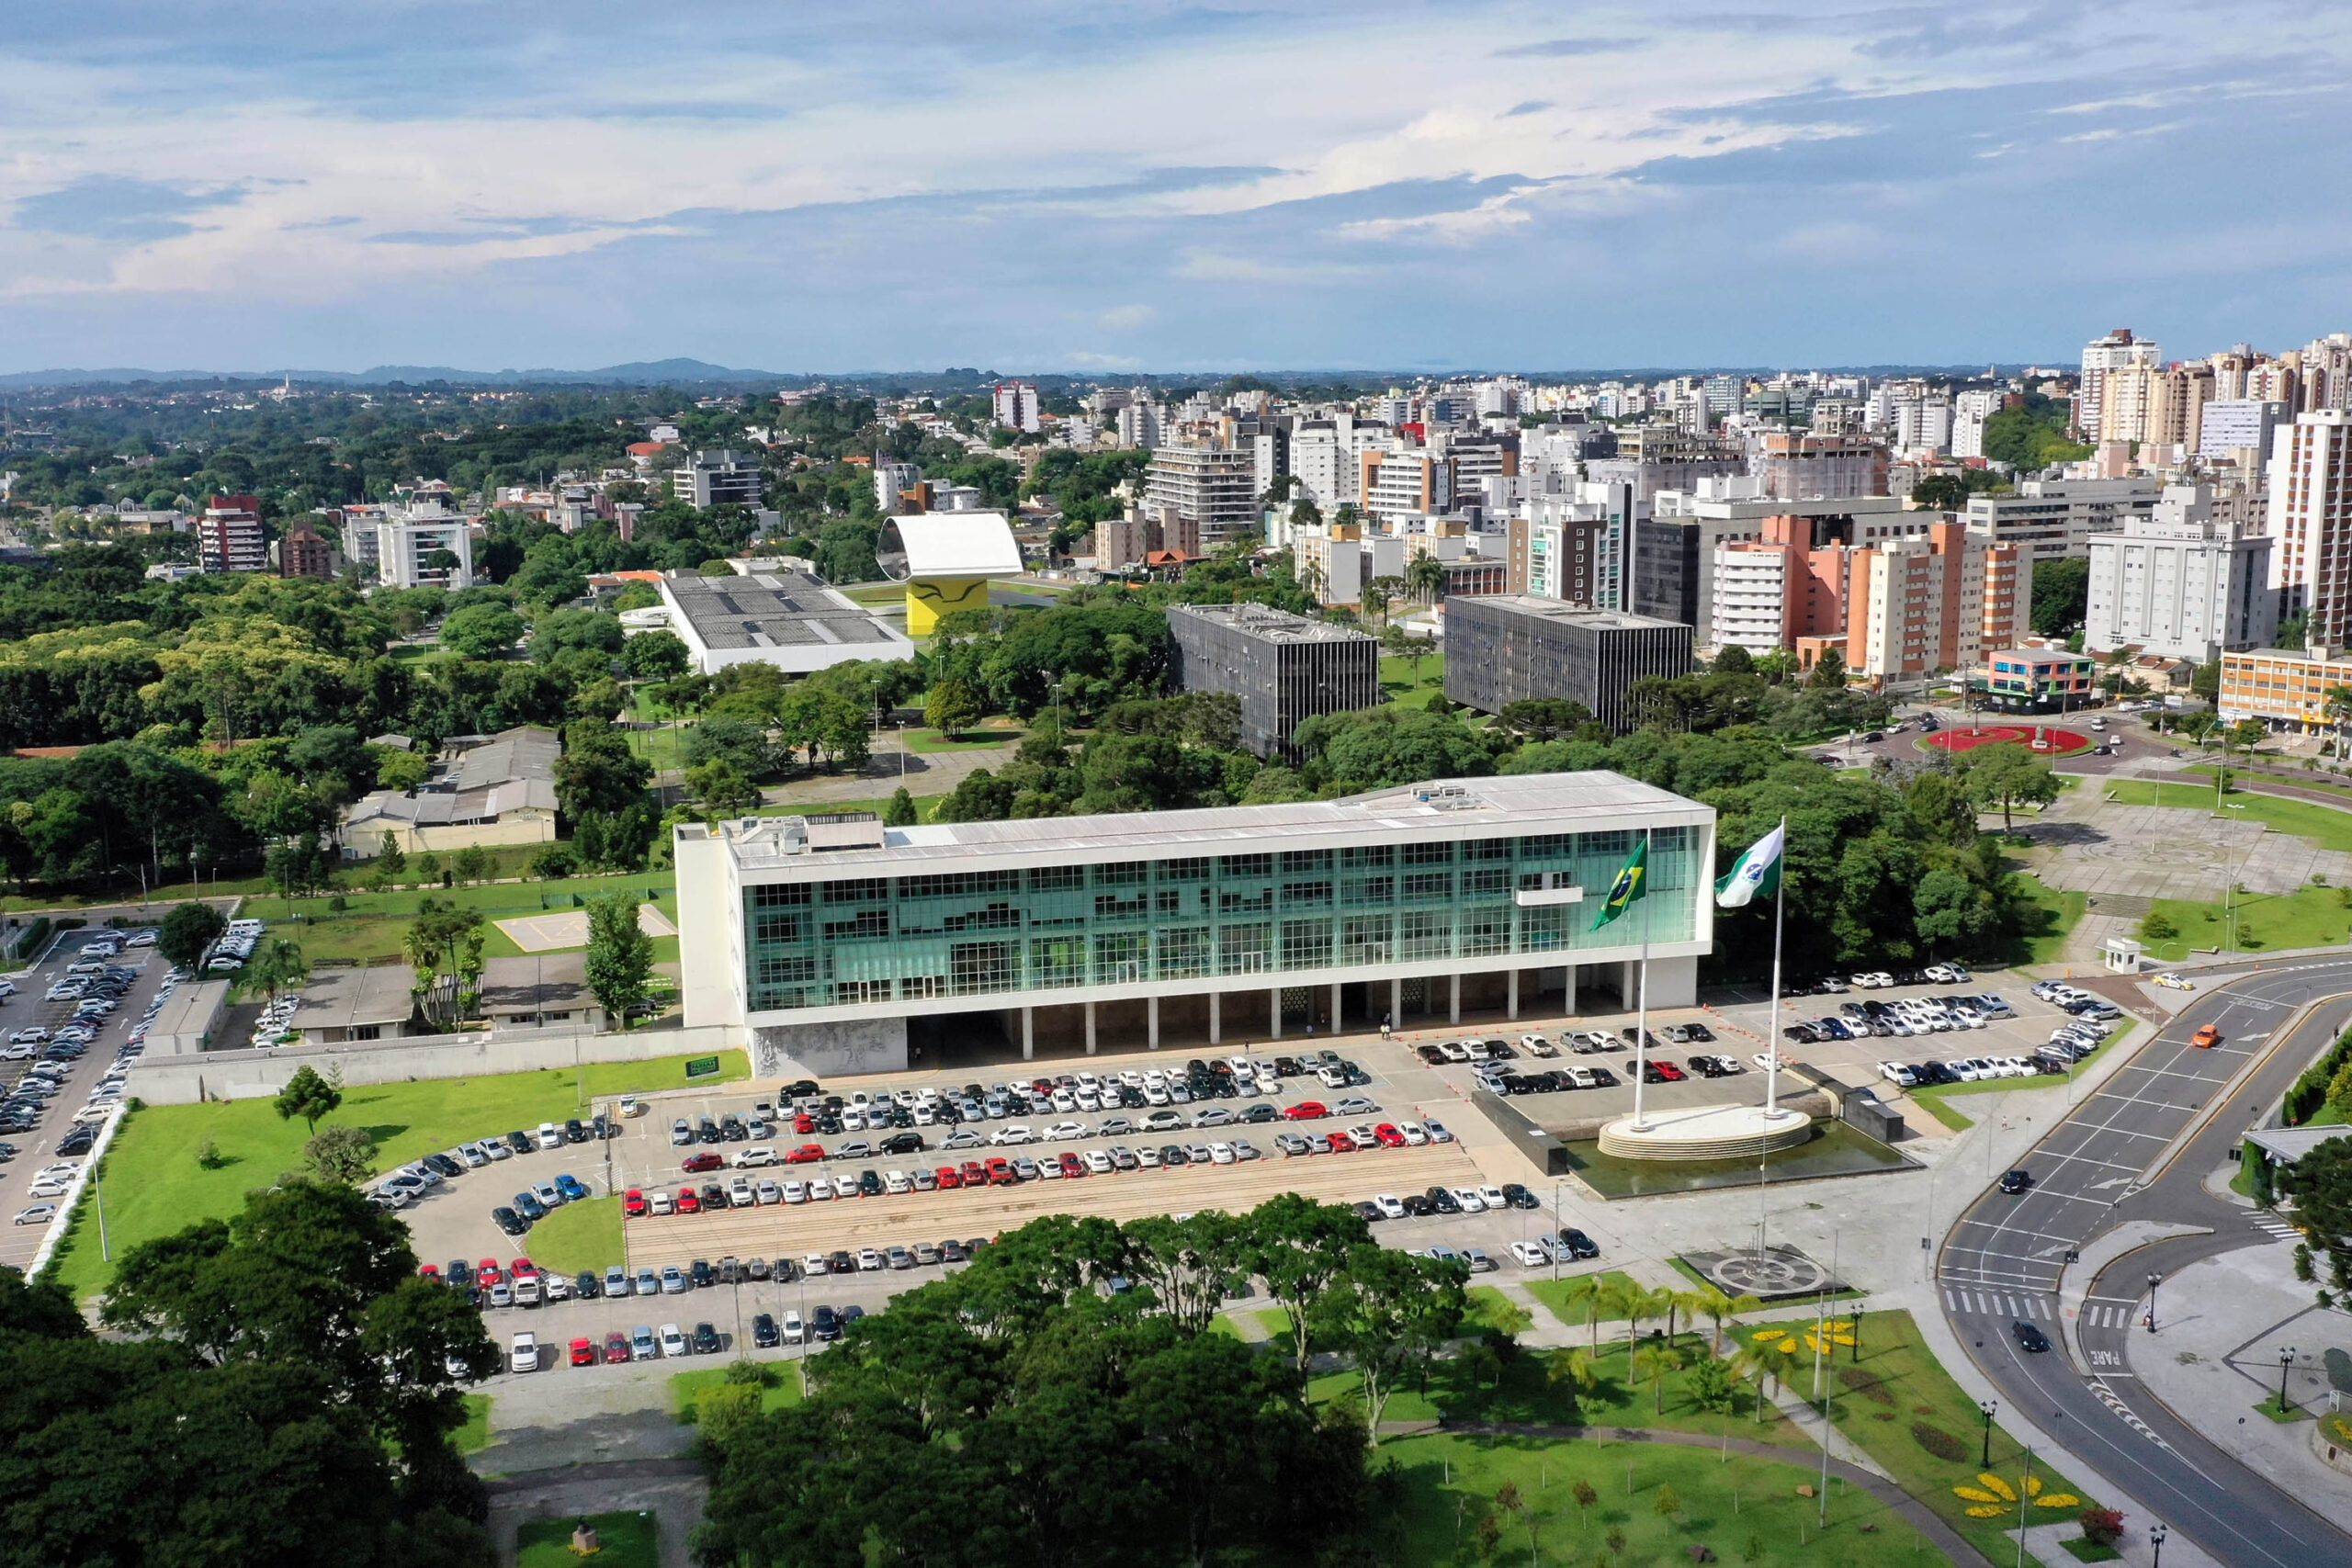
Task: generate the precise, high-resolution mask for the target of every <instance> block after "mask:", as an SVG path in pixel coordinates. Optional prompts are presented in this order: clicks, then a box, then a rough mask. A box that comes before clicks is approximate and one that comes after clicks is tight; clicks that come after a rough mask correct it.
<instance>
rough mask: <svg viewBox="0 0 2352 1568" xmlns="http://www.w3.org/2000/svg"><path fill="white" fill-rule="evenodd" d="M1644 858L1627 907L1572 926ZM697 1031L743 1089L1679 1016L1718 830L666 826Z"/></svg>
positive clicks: (1345, 816) (1454, 786) (1507, 795)
mask: <svg viewBox="0 0 2352 1568" xmlns="http://www.w3.org/2000/svg"><path fill="white" fill-rule="evenodd" d="M1645 838H1646V840H1647V841H1648V845H1649V852H1648V880H1647V887H1648V896H1647V897H1645V898H1643V899H1641V900H1640V901H1638V902H1636V903H1635V904H1634V905H1633V907H1632V908H1631V909H1630V910H1629V911H1628V912H1627V913H1626V914H1625V915H1623V916H1622V917H1620V918H1619V919H1616V920H1615V921H1613V922H1611V923H1610V924H1608V925H1605V926H1602V927H1601V928H1600V930H1598V931H1596V930H1594V929H1593V924H1594V920H1593V917H1594V913H1595V910H1596V908H1597V900H1599V899H1600V897H1604V896H1605V894H1606V891H1607V889H1608V887H1609V886H1610V883H1611V880H1612V879H1613V878H1614V877H1615V876H1616V874H1617V873H1618V871H1619V869H1620V868H1621V867H1623V864H1624V863H1625V860H1626V858H1627V856H1628V855H1629V854H1630V853H1631V852H1632V851H1633V849H1634V845H1635V844H1636V843H1638V842H1640V841H1642V840H1644V839H1645ZM674 848H675V851H676V865H677V877H678V910H679V922H680V928H681V934H682V939H683V940H682V941H681V942H680V944H679V945H680V951H681V953H682V955H683V958H684V974H683V999H684V1007H685V1016H686V1022H687V1024H688V1026H689V1027H700V1026H711V1025H715V1026H718V1027H720V1028H722V1029H725V1030H728V1031H729V1032H735V1031H740V1032H741V1033H742V1035H743V1036H744V1037H745V1042H746V1043H747V1044H749V1045H750V1046H751V1048H752V1054H753V1071H754V1072H755V1073H756V1074H757V1075H758V1076H760V1077H775V1076H786V1077H789V1076H795V1075H796V1074H797V1073H798V1072H802V1071H810V1072H817V1073H822V1074H838V1073H842V1072H853V1071H882V1070H891V1069H898V1068H904V1067H906V1066H909V1065H910V1062H911V1063H915V1064H919V1065H922V1066H938V1065H939V1064H940V1063H941V1062H942V1061H943V1060H948V1061H954V1060H970V1059H971V1056H972V1055H974V1054H983V1053H987V1052H990V1051H1002V1052H1004V1053H1005V1054H1006V1055H1011V1054H1012V1051H1013V1050H1014V1049H1018V1050H1019V1051H1020V1053H1021V1055H1023V1056H1024V1057H1025V1056H1028V1055H1031V1054H1033V1053H1034V1051H1035V1048H1036V1046H1037V1045H1038V1044H1039V1043H1041V1042H1042V1043H1046V1044H1047V1045H1048V1046H1053V1045H1062V1046H1065V1047H1072V1046H1076V1045H1077V1044H1079V1043H1081V1042H1082V1043H1084V1044H1085V1045H1086V1046H1087V1047H1088V1048H1090V1049H1091V1048H1092V1047H1094V1046H1095V1045H1097V1044H1098V1043H1102V1042H1104V1041H1108V1042H1110V1043H1112V1044H1114V1046H1116V1045H1126V1044H1132V1043H1145V1044H1148V1045H1150V1046H1153V1047H1155V1048H1156V1047H1159V1046H1161V1045H1167V1044H1193V1043H1202V1042H1205V1043H1209V1044H1213V1045H1214V1044H1225V1043H1230V1042H1235V1041H1243V1040H1247V1041H1252V1042H1266V1043H1271V1042H1273V1041H1277V1040H1282V1039H1287V1038H1290V1037H1292V1036H1293V1035H1295V1034H1303V1033H1304V1032H1306V1029H1307V1027H1308V1025H1309V1024H1310V1023H1313V1024H1315V1025H1317V1027H1321V1028H1327V1029H1328V1028H1329V1027H1331V1026H1332V1025H1333V1024H1334V1023H1338V1024H1341V1025H1346V1026H1353V1027H1368V1026H1371V1025H1374V1024H1377V1023H1378V1022H1379V1021H1381V1020H1382V1019H1383V1018H1384V1017H1387V1018H1390V1019H1393V1020H1394V1021H1396V1022H1397V1023H1398V1024H1399V1025H1406V1026H1409V1025H1411V1024H1412V1022H1413V1021H1415V1020H1421V1021H1425V1022H1428V1021H1454V1020H1458V1019H1459V1018H1460V1016H1461V1013H1462V1011H1463V1010H1464V1009H1465V1008H1468V1009H1474V1010H1500V1011H1503V1012H1505V1013H1507V1014H1508V1015H1510V1016H1514V1017H1515V1016H1516V1015H1517V1013H1518V1011H1519V1010H1520V1007H1521V1003H1522V1002H1528V1001H1532V1000H1533V999H1534V998H1537V997H1539V996H1541V997H1543V998H1544V1001H1543V1005H1544V1008H1545V1009H1546V1010H1560V1011H1567V1012H1574V1011H1576V1010H1577V1009H1578V1006H1579V1001H1580V999H1581V1000H1582V1001H1584V1002H1587V1003H1589V1002H1590V1001H1591V1000H1592V993H1593V992H1594V991H1595V990H1601V991H1606V992H1607V993H1609V996H1608V999H1607V1002H1606V1004H1605V1005H1606V1006H1607V1007H1608V1008H1609V1009H1610V1010H1617V1009H1619V1008H1621V1007H1630V1006H1631V1005H1632V1001H1633V998H1634V994H1635V991H1636V987H1637V976H1636V973H1635V972H1636V970H1637V967H1638V960H1639V958H1640V955H1641V953H1642V951H1643V942H1644V939H1645V936H1646V938H1647V942H1648V951H1649V953H1650V960H1651V962H1650V965H1649V977H1648V978H1649V1001H1650V1004H1651V1005H1652V1006H1653V1007H1670V1006H1687V1005H1689V1004H1690V1003H1691V1001H1692V999H1693V998H1694V996H1695V990H1696V980H1697V964H1698V959H1699V957H1700V955H1701V954H1702V953H1706V952H1708V951H1709V949H1710V947H1711V946H1712V943H1713V898H1712V897H1711V881H1712V878H1713V874H1714V812H1713V809H1712V808H1711V807H1706V806H1703V805H1701V804H1699V803H1697V802H1695V801H1690V800H1685V799H1682V798H1681V797H1679V796H1677V795H1670V794H1668V793H1667V792H1665V791H1663V790H1659V789H1655V788H1653V787H1651V786H1649V785H1647V784H1637V783H1634V781H1632V780H1629V779H1625V778H1622V777H1620V776H1618V775H1617V774H1614V773H1536V774H1525V775H1520V776H1516V777H1509V778H1491V779H1471V780H1461V781H1454V782H1452V783H1442V784H1419V785H1415V786H1411V787H1408V788H1400V789H1391V790H1383V791H1379V792H1377V793H1374V794H1371V795H1357V796H1353V797H1351V798H1348V799H1343V800H1325V801H1312V802H1302V803H1298V804H1295V805H1284V806H1246V807H1221V808H1218V809H1215V810H1206V811H1163V812H1134V813H1127V814H1123V815H1117V816H1104V817H1084V818H1043V819H1037V820H1033V821H1012V822H967V823H957V824H954V825H947V824H940V825H934V826H923V827H913V828H885V827H884V826H883V825H882V824H881V822H880V821H879V820H878V819H876V818H874V817H873V816H872V815H871V814H870V813H863V812H861V813H843V814H841V815H838V816H832V817H810V818H797V817H791V818H745V819H742V820H737V821H728V822H721V823H719V824H718V825H717V826H715V827H706V826H704V825H703V824H701V823H687V824H682V825H681V826H679V827H678V828H677V829H675V840H674Z"/></svg>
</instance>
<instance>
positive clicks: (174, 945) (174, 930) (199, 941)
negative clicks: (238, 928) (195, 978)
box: [155, 901, 229, 971]
mask: <svg viewBox="0 0 2352 1568" xmlns="http://www.w3.org/2000/svg"><path fill="white" fill-rule="evenodd" d="M228 929H229V917H228V916H226V915H224V914H222V913H221V912H220V910H218V909H216V908H213V907H212V906H211V905H209V904H206V903H202V902H200V901H190V902H188V903H186V904H175V905H174V906H173V907H172V912H171V913H170V914H168V915H165V916H164V923H163V926H162V928H161V929H159V930H158V931H156V933H155V951H156V952H158V953H162V954H163V955H164V958H165V959H167V960H169V961H170V962H171V963H172V964H175V966H177V967H179V968H181V969H186V970H189V971H194V970H196V969H197V968H198V967H200V966H201V965H202V964H203V963H204V954H205V951H206V950H207V949H208V948H209V947H210V946H211V945H212V944H213V942H216V941H217V940H219V938H220V933H221V932H223V931H227V930H228Z"/></svg>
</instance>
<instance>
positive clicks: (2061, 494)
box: [1964, 479, 2163, 562]
mask: <svg viewBox="0 0 2352 1568" xmlns="http://www.w3.org/2000/svg"><path fill="white" fill-rule="evenodd" d="M2162 488H2163V487H2162V486H2161V485H2160V484H2159V483H2158V482H2157V481H2156V480H2154V479H2021V480H2019V481H2018V488H2017V493H2016V494H2015V495H1975V496H1971V497H1969V499H1968V510H1967V512H1966V513H1964V515H1965V516H1966V517H1967V519H1968V525H1969V527H1970V528H1972V529H1973V530H1975V531H1976V532H1977V533H1980V534H1984V535H1985V536H1988V537H1990V538H1991V539H1992V541H1993V542H1994V543H1995V544H1996V545H2022V546H2024V547H2026V550H2027V553H2028V554H2029V555H2030V556H2031V557H2032V558H2034V560H2035V561H2037V562H2040V561H2052V560H2065V559H2067V558H2070V557H2082V556H2087V555H2089V554H2090V553H2091V536H2092V535H2093V534H2120V533H2121V532H2122V531H2123V525H2124V523H2125V522H2126V521H2127V520H2128V519H2130V518H2133V517H2146V516H2148V515H2150V514H2151V513H2154V511H2155V509H2156V496H2157V493H2158V492H2159V491H2160V490H2161V489H2162Z"/></svg>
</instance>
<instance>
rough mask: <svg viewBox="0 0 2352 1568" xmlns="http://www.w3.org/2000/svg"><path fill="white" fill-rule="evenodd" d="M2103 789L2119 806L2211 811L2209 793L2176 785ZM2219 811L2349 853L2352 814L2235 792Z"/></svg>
mask: <svg viewBox="0 0 2352 1568" xmlns="http://www.w3.org/2000/svg"><path fill="white" fill-rule="evenodd" d="M2106 789H2107V792H2108V794H2109V795H2111V796H2112V797H2113V798H2114V800H2115V802H2116V804H2118V805H2120V806H2165V807H2179V808H2180V809H2183V810H2197V811H2202V812H2206V813H2209V814H2210V813H2211V811H2212V809H2213V792H2212V790H2211V789H2210V788H2205V787H2200V786H2197V785H2189V784H2175V785H2174V786H2173V787H2172V788H2171V789H2169V790H2167V789H2165V787H2164V786H2163V785H2162V784H2154V783H2142V782H2140V781H2137V780H2132V779H2120V780H2117V781H2116V782H2114V783H2111V784H2108V785H2106ZM2160 797H2161V798H2160ZM2222 809H2223V811H2224V812H2225V813H2227V814H2228V815H2229V816H2232V817H2239V818H2245V819H2246V820H2248V821H2254V822H2261V823H2265V824H2267V826H2268V827H2269V828H2270V829H2271V830H2272V831H2273V832H2278V833H2292V834H2293V835H2294V836H2295V837H2297V838H2299V839H2309V840H2312V841H2313V842H2314V843H2316V844H2318V845H2319V846H2320V848H2322V849H2324V850H2352V811H2344V810H2339V809H2337V808H2336V807H2333V806H2322V805H2320V804H2319V803H2318V802H2317V801H2314V800H2289V799H2286V798H2285V797H2283V796H2281V795H2253V794H2248V793H2245V792H2242V791H2239V790H2234V789H2233V790H2231V791H2230V792H2229V793H2228V794H2227V795H2224V796H2223V797H2222Z"/></svg>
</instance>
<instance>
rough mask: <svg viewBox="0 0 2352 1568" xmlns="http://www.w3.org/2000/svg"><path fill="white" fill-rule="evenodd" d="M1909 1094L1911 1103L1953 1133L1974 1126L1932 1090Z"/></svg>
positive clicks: (1971, 1118) (1964, 1130)
mask: <svg viewBox="0 0 2352 1568" xmlns="http://www.w3.org/2000/svg"><path fill="white" fill-rule="evenodd" d="M2020 1081H2022V1080H2020ZM1909 1093H1910V1096H1911V1100H1912V1103H1914V1104H1916V1105H1917V1106H1918V1107H1919V1108H1920V1109H1921V1110H1923V1111H1926V1112H1927V1113H1928V1115H1930V1116H1932V1117H1934V1118H1935V1119H1936V1120H1937V1121H1939V1122H1942V1123H1943V1124H1944V1125H1945V1126H1946V1127H1949V1128H1951V1130H1952V1131H1953V1132H1955V1133H1965V1132H1967V1131H1968V1130H1969V1129H1970V1128H1971V1127H1973V1126H1975V1125H1976V1118H1975V1117H1973V1116H1971V1115H1968V1114H1967V1113H1966V1112H1964V1111H1961V1110H1959V1109H1958V1108H1956V1107H1954V1106H1952V1105H1951V1104H1949V1103H1947V1102H1946V1101H1945V1100H1944V1097H1943V1096H1942V1095H1940V1094H1938V1093H1937V1092H1935V1091H1934V1090H1933V1089H1912V1090H1910V1091H1909Z"/></svg>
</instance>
